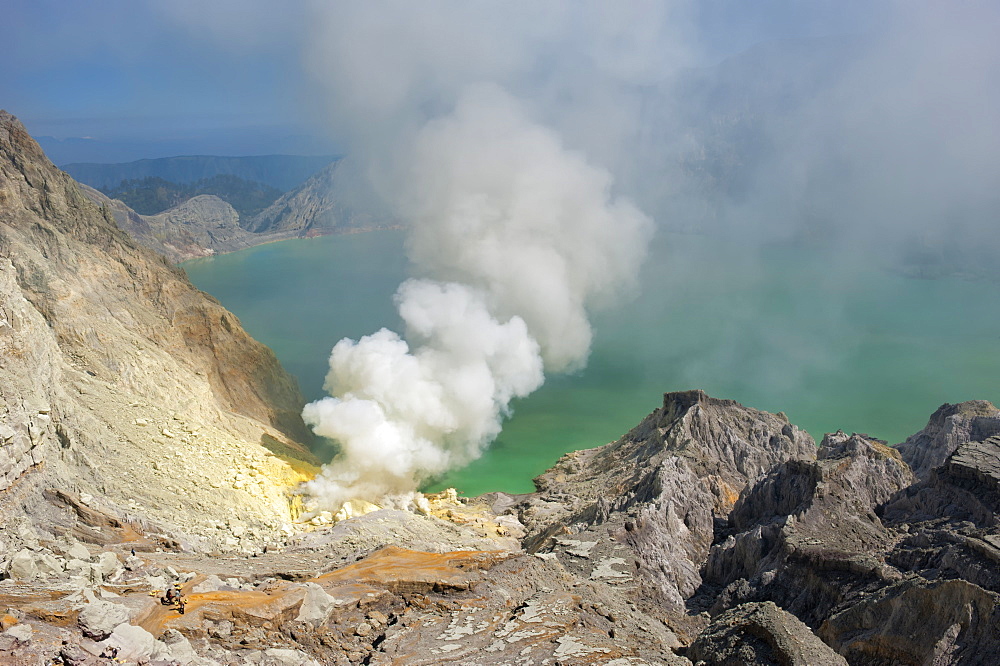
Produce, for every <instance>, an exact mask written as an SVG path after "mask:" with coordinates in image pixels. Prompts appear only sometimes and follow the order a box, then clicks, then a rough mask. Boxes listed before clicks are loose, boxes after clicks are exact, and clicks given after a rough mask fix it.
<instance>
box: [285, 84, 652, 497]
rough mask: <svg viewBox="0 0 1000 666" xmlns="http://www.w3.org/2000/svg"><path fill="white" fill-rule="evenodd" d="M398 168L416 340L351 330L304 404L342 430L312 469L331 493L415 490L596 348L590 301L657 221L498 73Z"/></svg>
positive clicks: (470, 453)
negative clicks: (320, 388) (334, 452)
mask: <svg viewBox="0 0 1000 666" xmlns="http://www.w3.org/2000/svg"><path fill="white" fill-rule="evenodd" d="M400 182H401V183H403V187H402V189H401V191H400V192H399V193H398V200H397V202H396V203H397V206H398V208H399V211H400V214H402V215H405V216H407V217H408V218H409V219H410V221H411V223H412V225H411V236H410V255H411V258H412V260H413V262H414V264H415V266H416V267H417V270H418V271H419V274H420V277H419V279H412V280H408V281H407V282H405V283H403V284H402V285H401V286H400V288H399V290H398V291H397V294H396V302H397V305H398V308H399V313H400V315H401V317H402V319H403V321H404V322H405V326H406V331H405V339H404V338H401V337H400V336H399V335H397V334H396V333H394V332H392V331H388V330H386V329H382V330H380V331H378V332H376V333H374V334H372V335H369V336H366V337H364V338H362V339H361V340H359V341H357V342H355V341H352V340H342V341H341V342H339V343H338V344H337V345H336V346H335V347H334V349H333V352H332V354H331V356H330V372H329V374H328V376H327V380H326V384H325V388H326V389H327V390H328V391H329V392H330V394H331V397H328V398H324V399H322V400H319V401H317V402H314V403H312V404H310V405H308V406H307V407H306V409H305V411H304V418H305V419H306V422H307V423H309V424H310V425H312V426H313V428H314V430H315V431H316V433H317V434H319V435H323V436H326V437H330V438H332V439H334V440H336V441H337V442H338V443H339V444H340V445H341V454H340V455H339V456H338V458H337V459H336V460H334V461H333V462H332V463H331V464H329V465H327V466H326V467H325V468H324V469H323V471H322V472H321V473H320V475H319V476H318V477H317V478H316V479H315V480H314V481H313V482H311V483H310V484H308V488H307V490H308V492H309V493H310V494H311V495H313V496H314V497H315V498H316V499H317V500H318V503H319V506H320V507H322V508H330V509H334V510H335V509H337V508H338V507H339V505H340V504H341V503H343V502H344V501H346V500H349V499H354V498H361V499H369V500H383V499H384V496H386V495H404V494H406V493H408V492H411V491H414V490H416V489H417V487H418V486H419V484H420V483H421V482H422V481H423V480H425V479H427V478H428V477H430V476H433V475H435V474H439V473H441V472H443V471H445V470H447V469H449V468H452V467H455V466H458V465H462V464H464V463H467V462H469V461H471V460H473V459H474V458H476V457H477V456H479V455H480V453H481V452H482V450H483V447H485V446H486V445H487V444H488V443H489V442H490V441H492V440H493V439H494V438H495V437H496V436H497V434H498V433H499V432H500V427H501V421H502V419H503V418H504V417H505V416H507V415H508V414H509V411H510V403H511V400H513V399H514V398H519V397H524V396H526V395H528V394H529V393H531V392H532V391H534V390H535V389H537V388H538V387H539V386H541V384H542V382H543V374H542V373H543V369H548V370H555V371H564V370H573V369H577V368H580V367H582V365H583V364H584V363H585V362H586V358H587V354H588V352H589V349H590V342H591V330H590V325H589V323H588V320H587V311H586V309H587V307H588V306H598V305H602V304H607V303H608V302H610V300H611V299H612V298H613V297H614V295H615V294H616V293H619V291H620V290H621V289H623V288H628V287H629V286H631V283H632V281H633V280H634V278H635V275H636V271H637V268H638V266H639V264H640V263H641V261H642V258H643V255H644V248H645V247H646V244H647V241H648V238H649V235H650V234H651V226H652V225H651V222H650V220H649V219H648V218H647V217H646V216H645V215H643V214H642V213H641V212H640V211H639V210H638V209H637V208H636V207H635V206H633V205H632V204H631V203H629V202H627V201H624V200H622V199H620V198H618V199H616V198H614V196H613V194H612V191H611V188H612V178H611V176H610V174H609V173H608V172H607V171H605V170H603V169H600V168H598V167H596V166H594V165H592V164H589V163H588V162H587V160H586V159H585V157H584V156H583V155H582V154H580V153H578V152H574V151H571V150H568V149H566V148H565V147H564V146H563V145H562V144H561V142H560V140H559V137H558V136H557V135H556V134H555V133H554V132H553V131H552V130H549V129H547V128H545V127H543V126H541V125H539V124H537V123H535V122H533V121H532V120H531V119H530V118H529V116H528V114H527V113H526V112H525V111H524V109H522V108H521V105H520V104H519V103H518V102H517V101H516V100H515V99H514V98H513V97H512V96H510V95H509V94H507V93H506V92H504V91H503V90H502V89H501V88H500V87H498V86H495V85H474V86H470V87H468V88H467V89H466V90H465V91H464V92H463V93H462V94H461V96H460V98H459V100H458V102H457V104H456V106H455V109H454V111H453V112H451V113H450V114H448V115H446V116H443V117H441V118H437V119H434V120H431V121H430V122H428V123H427V124H426V125H425V126H424V127H423V128H422V129H421V130H420V131H419V133H418V134H417V136H416V138H415V140H414V142H413V148H412V151H410V156H409V159H408V165H407V168H406V169H405V170H404V171H403V173H402V178H401V181H400Z"/></svg>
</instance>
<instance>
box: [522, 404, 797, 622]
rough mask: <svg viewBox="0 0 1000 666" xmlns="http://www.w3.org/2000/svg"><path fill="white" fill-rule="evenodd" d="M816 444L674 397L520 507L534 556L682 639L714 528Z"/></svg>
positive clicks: (556, 472)
mask: <svg viewBox="0 0 1000 666" xmlns="http://www.w3.org/2000/svg"><path fill="white" fill-rule="evenodd" d="M814 456H815V444H814V442H813V440H812V438H811V437H810V436H809V435H808V434H807V433H805V432H803V431H801V430H799V429H798V428H796V427H795V426H793V425H791V424H790V423H788V421H787V419H785V418H783V417H781V416H775V415H773V414H768V413H766V412H760V411H757V410H754V409H749V408H746V407H743V406H742V405H740V404H738V403H736V402H735V401H732V400H718V399H715V398H710V397H709V396H707V395H705V394H704V393H703V392H701V391H688V392H683V393H668V394H667V395H665V396H664V402H663V407H662V408H661V409H659V410H657V411H655V412H653V413H652V414H651V415H650V416H648V417H647V418H646V419H645V420H644V421H643V422H642V423H641V424H639V426H637V427H636V428H634V429H633V430H632V431H631V432H629V433H628V434H627V435H626V436H625V437H623V438H622V439H621V440H619V441H617V442H614V443H612V444H609V445H607V446H604V447H601V448H598V449H592V450H589V451H581V452H577V453H575V454H569V455H568V456H564V457H563V458H562V459H561V460H560V461H559V462H558V463H557V464H556V466H555V467H554V468H553V469H552V470H550V471H548V472H546V473H545V474H544V475H542V476H541V477H539V478H538V479H537V480H536V484H537V485H538V487H539V491H540V492H539V493H538V494H537V496H534V497H532V498H530V499H529V500H528V501H526V502H524V503H523V504H522V505H521V506H519V507H518V511H519V515H520V516H521V520H522V522H523V523H524V524H525V525H526V526H527V527H528V530H529V536H528V537H527V539H526V544H527V545H528V548H529V549H530V550H532V551H537V552H552V553H555V554H556V555H557V556H558V557H559V558H560V561H562V562H564V563H565V564H566V565H567V566H568V567H569V568H570V569H571V570H573V571H574V572H577V573H578V575H583V576H585V577H589V578H591V579H593V580H601V581H606V582H608V583H609V584H612V585H615V586H617V587H620V588H622V589H628V590H631V593H632V594H635V595H636V596H638V597H640V598H643V599H648V600H655V603H653V604H651V605H650V607H649V608H648V609H647V610H648V612H650V613H653V614H655V616H656V617H660V618H662V619H663V620H664V621H665V622H667V623H668V625H669V626H671V627H672V628H673V629H675V630H676V631H678V632H681V633H682V634H685V635H687V634H690V633H691V632H694V631H695V630H696V629H697V628H698V625H699V623H700V622H701V620H699V619H698V618H694V619H692V618H690V617H689V615H688V614H687V613H686V611H685V603H686V602H685V600H686V599H687V598H689V597H691V596H692V595H693V594H694V593H695V591H696V590H697V589H698V588H699V586H700V585H701V583H702V580H701V573H700V569H701V567H702V565H703V563H704V562H705V559H706V558H707V556H708V552H709V547H710V546H711V544H712V540H713V538H714V532H715V521H716V519H719V520H724V519H725V517H726V516H727V515H728V514H729V511H730V509H731V508H732V506H733V503H734V502H735V501H736V499H737V497H738V496H739V493H740V491H741V490H743V488H744V487H745V486H746V485H747V484H748V483H750V482H751V481H753V480H755V479H757V478H758V477H759V476H761V475H763V474H764V473H765V472H766V471H767V470H769V469H771V468H772V467H773V466H774V465H776V464H779V463H781V462H784V461H786V460H790V459H791V460H798V459H803V460H809V459H812V458H813V457H814Z"/></svg>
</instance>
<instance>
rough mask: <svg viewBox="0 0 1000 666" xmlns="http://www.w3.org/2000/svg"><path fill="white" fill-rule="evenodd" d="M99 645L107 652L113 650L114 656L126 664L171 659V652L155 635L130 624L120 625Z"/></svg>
mask: <svg viewBox="0 0 1000 666" xmlns="http://www.w3.org/2000/svg"><path fill="white" fill-rule="evenodd" d="M98 645H99V646H100V647H101V648H102V650H105V651H106V650H108V648H112V652H113V654H114V656H115V657H116V658H117V659H118V660H119V661H124V662H126V663H129V662H139V661H141V660H148V659H149V658H150V657H154V656H156V657H164V658H165V657H169V651H168V650H167V649H166V647H165V646H164V645H163V644H162V643H160V642H159V641H157V640H156V639H155V638H154V637H153V634H151V633H149V632H148V631H146V630H145V629H143V628H142V627H137V626H135V625H132V624H128V623H122V624H119V625H118V626H117V627H115V628H114V631H112V632H111V634H110V635H109V636H108V637H107V638H106V639H105V640H103V641H101V642H100V643H99V644H98Z"/></svg>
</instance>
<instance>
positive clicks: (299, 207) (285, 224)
mask: <svg viewBox="0 0 1000 666" xmlns="http://www.w3.org/2000/svg"><path fill="white" fill-rule="evenodd" d="M339 169H340V162H339V161H338V162H333V163H332V164H330V165H328V166H326V167H324V168H323V169H322V170H320V171H319V172H318V173H316V174H315V175H313V176H312V177H310V178H309V179H308V180H307V181H306V182H304V183H302V184H301V185H299V186H298V187H296V188H295V189H293V190H291V191H289V192H286V193H285V194H284V195H282V196H281V197H279V198H278V200H277V201H275V202H274V203H273V204H271V205H270V206H268V207H267V208H265V209H264V210H262V211H261V212H260V213H258V214H257V215H255V216H253V217H250V218H247V219H244V220H241V221H240V224H241V225H242V226H243V228H245V229H247V230H248V231H251V232H253V233H255V234H292V235H295V236H316V235H321V234H330V233H344V232H348V231H361V230H365V229H376V228H386V227H387V226H389V224H388V223H387V222H386V221H385V220H383V221H376V220H373V219H372V218H371V217H370V216H369V215H366V214H364V213H362V212H361V211H357V210H354V209H353V208H351V206H349V205H347V204H345V197H344V192H343V186H341V185H340V184H339V182H338V179H339V174H340V171H339Z"/></svg>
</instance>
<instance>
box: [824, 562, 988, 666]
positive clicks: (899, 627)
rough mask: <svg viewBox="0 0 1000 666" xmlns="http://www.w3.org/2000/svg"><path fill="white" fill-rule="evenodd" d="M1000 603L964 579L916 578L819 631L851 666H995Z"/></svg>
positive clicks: (850, 610)
mask: <svg viewBox="0 0 1000 666" xmlns="http://www.w3.org/2000/svg"><path fill="white" fill-rule="evenodd" d="M998 602H1000V595H998V594H996V593H995V592H988V591H986V590H983V589H982V588H980V587H979V586H977V585H973V584H972V583H969V582H966V581H964V580H961V579H959V580H944V581H933V582H931V581H927V580H922V579H920V578H910V579H907V580H905V581H901V582H899V583H897V584H895V585H892V586H889V587H887V588H885V589H882V590H879V591H877V592H875V593H873V594H871V595H869V596H868V597H867V598H865V599H864V600H862V601H861V602H860V603H857V604H854V605H852V606H850V607H848V608H846V609H844V610H843V611H841V612H839V613H836V614H834V615H833V616H831V617H830V619H828V620H827V621H826V622H824V623H823V625H822V626H821V627H820V629H819V632H818V633H819V635H820V636H821V637H822V638H823V639H824V640H825V641H826V642H827V643H829V644H830V645H831V646H833V647H834V648H835V649H836V650H837V651H838V652H839V653H840V654H843V655H844V656H845V657H847V660H848V661H849V662H850V663H851V664H864V665H868V664H871V665H872V666H874V665H876V664H886V663H893V664H991V663H996V657H997V655H998V654H1000V632H998V631H997V627H998V626H1000V606H998Z"/></svg>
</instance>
